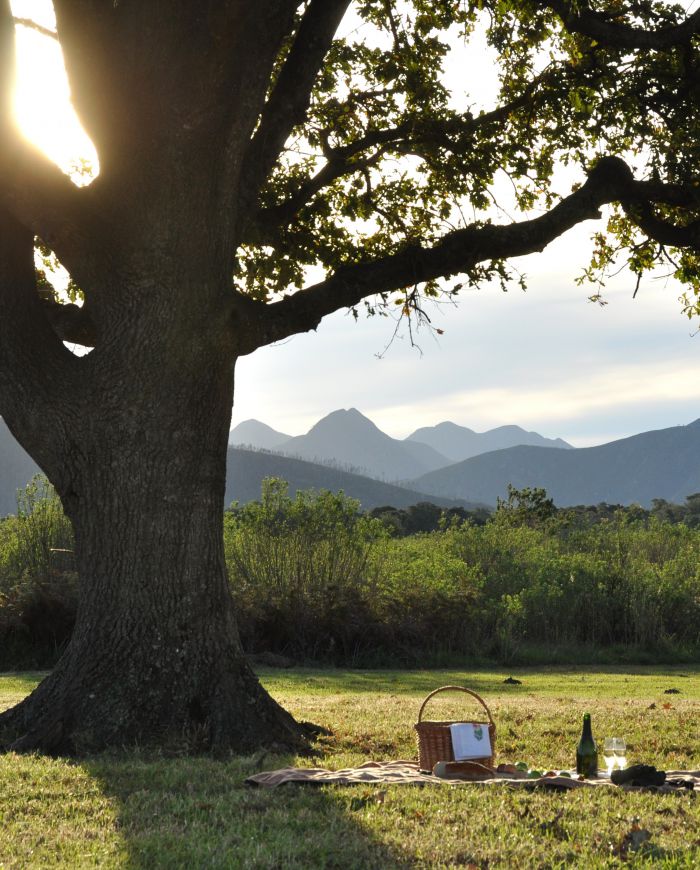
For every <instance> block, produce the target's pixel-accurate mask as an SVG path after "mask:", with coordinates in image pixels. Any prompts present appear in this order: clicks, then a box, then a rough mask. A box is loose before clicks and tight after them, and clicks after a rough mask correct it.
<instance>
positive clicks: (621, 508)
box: [369, 486, 700, 537]
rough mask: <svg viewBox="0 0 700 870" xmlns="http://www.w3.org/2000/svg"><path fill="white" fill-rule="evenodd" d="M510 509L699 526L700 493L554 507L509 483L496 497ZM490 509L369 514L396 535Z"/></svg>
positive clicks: (417, 508)
mask: <svg viewBox="0 0 700 870" xmlns="http://www.w3.org/2000/svg"><path fill="white" fill-rule="evenodd" d="M504 510H506V511H509V512H510V513H511V515H512V516H517V517H519V519H520V521H521V522H523V523H526V524H530V525H531V524H532V521H533V519H534V520H541V519H543V518H552V517H555V516H557V517H559V518H560V520H561V521H564V522H568V523H569V524H571V525H576V526H589V525H594V524H595V523H600V522H609V521H610V520H613V519H615V518H616V517H620V516H624V517H626V518H627V519H628V520H638V521H641V522H646V521H648V520H650V519H657V520H661V521H662V522H665V523H683V524H685V525H686V526H689V527H690V528H691V529H697V528H700V493H694V494H693V495H689V496H688V497H687V498H686V500H685V504H674V503H673V502H669V501H666V500H665V499H663V498H655V499H654V500H653V502H652V507H651V508H650V509H646V508H643V507H641V506H640V505H637V504H635V505H621V504H607V503H606V502H601V503H600V504H597V505H576V506H575V507H566V508H557V507H556V506H555V504H554V502H553V500H552V499H550V498H547V493H546V492H545V490H543V489H539V488H532V489H530V488H526V489H521V490H517V489H515V488H514V487H512V486H510V487H508V496H507V498H505V499H499V502H498V507H497V511H504ZM493 513H494V512H493V511H492V510H489V509H488V508H486V507H483V508H476V509H474V510H467V509H466V508H462V507H453V508H447V509H446V508H442V507H439V506H438V505H435V504H432V503H431V502H427V501H425V502H419V503H418V504H415V505H411V507H409V508H395V507H392V506H391V505H385V506H383V507H377V508H373V509H372V510H371V511H370V512H369V515H370V516H372V517H375V518H376V519H379V520H381V521H382V523H383V524H384V525H385V526H386V528H387V529H388V530H389V531H390V532H391V533H392V534H393V535H396V536H398V537H405V536H406V535H415V534H418V533H419V532H437V531H439V530H441V529H445V528H447V527H449V526H452V525H454V524H455V522H457V523H459V522H465V521H469V522H471V523H473V524H474V525H477V526H483V525H484V524H485V523H487V522H488V521H489V520H490V519H491V518H492V517H493Z"/></svg>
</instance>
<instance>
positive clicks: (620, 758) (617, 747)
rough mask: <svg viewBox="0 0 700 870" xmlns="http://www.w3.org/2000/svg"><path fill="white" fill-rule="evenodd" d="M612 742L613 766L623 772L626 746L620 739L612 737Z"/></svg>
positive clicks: (625, 764) (625, 760) (625, 765)
mask: <svg viewBox="0 0 700 870" xmlns="http://www.w3.org/2000/svg"><path fill="white" fill-rule="evenodd" d="M612 741H613V755H614V760H615V764H616V765H617V766H618V768H619V769H620V770H624V769H625V768H626V767H627V744H626V743H625V741H624V740H623V739H622V737H613V738H612ZM606 742H607V741H606Z"/></svg>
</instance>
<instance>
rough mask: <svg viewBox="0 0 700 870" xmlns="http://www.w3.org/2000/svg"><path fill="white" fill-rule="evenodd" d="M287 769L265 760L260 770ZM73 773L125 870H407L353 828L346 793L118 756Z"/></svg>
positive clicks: (201, 761)
mask: <svg viewBox="0 0 700 870" xmlns="http://www.w3.org/2000/svg"><path fill="white" fill-rule="evenodd" d="M291 763H292V762H291V759H290V758H285V757H275V758H273V757H268V758H266V759H265V767H266V768H267V769H271V768H273V767H275V768H278V767H284V766H288V765H289V764H291ZM81 766H82V767H83V768H84V769H85V770H86V771H87V772H88V773H89V774H90V776H91V777H93V778H94V779H95V780H96V781H98V782H99V784H100V788H101V790H102V792H103V794H104V795H105V796H106V797H108V798H109V799H110V801H111V802H112V804H113V805H114V806H115V810H116V813H117V820H118V822H117V823H118V829H119V836H120V837H121V839H122V841H123V847H124V848H125V850H126V852H127V854H128V863H127V864H126V866H128V867H129V868H133V870H142V868H143V870H146V868H149V870H151V868H168V870H170V868H180V867H182V868H193V867H207V868H209V867H212V868H219V867H220V868H239V867H241V868H244V867H251V868H252V867H254V868H265V867H269V868H278V867H284V868H316V867H338V868H353V867H357V868H363V870H364V868H374V867H376V868H403V867H409V866H412V865H413V861H412V860H411V859H410V857H409V856H405V855H401V854H399V853H398V852H397V851H395V850H393V849H392V848H390V847H389V846H387V845H386V844H384V843H382V842H381V841H380V840H379V839H378V837H376V836H375V835H373V834H372V832H371V831H369V830H368V829H367V827H366V826H364V825H363V823H362V821H361V819H360V817H359V816H358V814H357V813H356V812H353V809H354V806H355V805H354V804H353V801H352V797H351V795H350V794H349V793H351V792H353V791H355V789H352V788H350V789H338V788H328V787H326V788H323V789H319V788H316V787H308V786H293V785H292V786H282V787H278V788H276V789H257V788H251V787H249V786H246V785H245V784H244V780H245V777H246V776H248V775H250V774H251V773H253V772H255V771H256V770H257V769H259V768H258V765H257V764H256V763H255V760H254V759H240V758H238V759H232V760H230V761H216V760H213V759H209V758H180V759H148V758H139V757H138V756H135V755H131V756H130V755H126V756H125V755H120V756H118V757H115V758H114V759H111V758H100V759H96V760H92V761H88V762H84V763H83V764H82V765H81Z"/></svg>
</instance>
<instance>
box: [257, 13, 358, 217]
mask: <svg viewBox="0 0 700 870" xmlns="http://www.w3.org/2000/svg"><path fill="white" fill-rule="evenodd" d="M350 2H351V0H311V2H310V3H309V6H308V8H307V10H306V12H305V13H304V16H303V18H302V19H301V23H300V25H299V29H298V31H297V35H296V38H295V39H294V42H293V44H292V47H291V49H290V52H289V55H288V57H287V59H286V61H285V62H284V65H283V66H282V69H281V71H280V74H279V76H278V78H277V82H276V83H275V86H274V88H273V89H272V93H271V94H270V97H269V99H268V101H267V103H266V104H265V108H264V109H263V112H262V117H261V119H260V124H259V126H258V129H257V130H256V132H255V134H254V135H253V138H252V139H251V141H250V145H249V147H248V150H247V153H246V156H245V158H244V168H243V173H242V177H243V179H244V185H245V192H244V200H245V201H246V202H248V203H250V205H249V208H250V207H252V203H253V202H254V201H255V198H256V197H257V194H258V191H259V190H260V188H261V186H262V185H263V183H264V181H265V179H266V178H267V176H268V174H269V173H270V170H271V169H272V167H273V166H274V165H275V162H276V161H277V159H278V157H279V155H280V152H281V151H282V148H283V147H284V143H285V142H286V141H287V139H288V138H289V136H290V134H291V132H292V130H293V129H294V127H296V126H297V125H299V124H301V123H303V122H304V120H305V118H306V111H307V109H308V107H309V101H310V99H311V89H312V88H313V84H314V81H315V80H316V76H317V75H318V72H319V70H320V69H321V66H322V64H323V61H324V58H325V57H326V54H327V53H328V49H329V48H330V46H331V43H332V41H333V37H334V36H335V33H336V31H337V29H338V26H339V24H340V22H341V20H342V18H343V16H344V15H345V12H346V10H347V8H348V6H349V5H350Z"/></svg>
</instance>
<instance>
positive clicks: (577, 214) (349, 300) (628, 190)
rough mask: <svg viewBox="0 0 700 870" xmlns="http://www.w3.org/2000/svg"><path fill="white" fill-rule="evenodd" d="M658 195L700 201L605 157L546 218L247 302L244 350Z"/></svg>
mask: <svg viewBox="0 0 700 870" xmlns="http://www.w3.org/2000/svg"><path fill="white" fill-rule="evenodd" d="M651 196H653V197H654V198H655V199H656V201H659V202H667V203H668V204H671V205H686V206H687V205H694V204H697V203H698V199H699V195H698V192H697V190H696V189H695V188H694V187H692V186H688V188H685V187H680V186H678V185H663V184H661V183H659V182H639V181H635V179H634V178H633V176H632V172H631V170H630V169H629V167H628V166H627V164H626V163H625V162H624V161H623V160H621V159H620V158H617V157H608V158H603V159H602V160H600V161H599V162H598V164H597V165H596V166H595V168H594V169H593V170H592V171H591V172H590V174H589V177H588V180H587V181H586V183H585V184H584V185H583V186H582V187H581V188H579V189H578V190H577V191H575V192H574V193H572V194H570V195H569V196H567V197H565V198H564V199H562V200H561V202H559V203H558V204H557V205H556V206H555V207H554V208H552V209H551V210H550V211H549V212H547V213H546V214H544V215H542V216H540V217H537V218H533V219H532V220H526V221H521V222H519V223H513V224H509V225H507V226H498V225H494V224H485V225H481V226H478V225H472V226H468V227H466V228H464V229H460V230H455V231H454V232H451V233H449V234H448V235H446V236H445V237H444V238H443V239H442V240H441V241H439V242H438V243H437V244H435V245H434V246H433V247H432V248H425V247H422V246H421V245H411V246H408V247H406V248H405V249H404V250H403V251H401V252H400V253H396V254H392V255H390V256H387V257H382V258H380V259H376V260H371V261H367V262H360V263H357V264H356V265H352V266H348V267H346V268H344V269H339V270H338V271H337V272H335V274H333V275H331V276H330V277H329V278H327V279H326V280H325V281H322V282H320V283H319V284H315V285H313V286H311V287H307V288H305V289H304V290H300V291H298V292H297V293H294V294H293V295H291V296H289V297H287V298H285V299H283V300H282V301H280V302H275V303H272V304H269V305H265V304H263V303H259V302H253V301H252V300H248V299H245V298H244V297H240V298H239V299H237V304H236V308H237V316H238V323H237V324H236V326H237V328H238V330H239V332H240V336H241V338H240V341H241V343H242V345H243V347H244V349H243V350H241V353H250V352H251V351H253V350H255V349H256V348H257V347H260V346H262V345H263V344H268V343H270V342H273V341H279V340H280V339H283V338H287V337H288V336H290V335H293V334H295V333H297V332H305V331H308V330H310V329H315V328H316V327H317V326H318V325H319V323H320V321H321V320H322V318H323V317H325V316H326V315H328V314H331V313H332V312H334V311H337V310H338V309H340V308H351V307H353V306H355V305H357V304H358V303H359V302H360V301H361V300H362V299H364V298H365V297H368V296H373V295H376V294H378V293H385V292H391V291H392V290H398V289H401V288H403V287H407V286H411V285H414V284H420V283H423V282H425V281H430V280H434V279H437V278H443V277H448V276H450V275H454V274H457V273H460V272H467V271H469V269H471V268H473V267H474V266H476V265H477V264H478V263H481V262H485V261H489V260H500V259H506V258H510V257H519V256H523V255H524V254H530V253H534V252H536V251H541V250H543V249H544V248H545V247H546V246H547V245H548V244H549V243H550V242H552V241H553V240H554V239H556V238H558V237H559V236H560V235H562V233H564V232H566V231H567V230H569V229H571V228H572V227H574V226H576V225H577V224H578V223H580V222H582V221H584V220H590V219H593V218H598V217H600V212H599V209H600V208H601V207H602V206H603V205H605V204H608V203H612V202H627V203H634V202H645V201H647V199H648V197H651ZM696 232H697V231H696Z"/></svg>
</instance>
